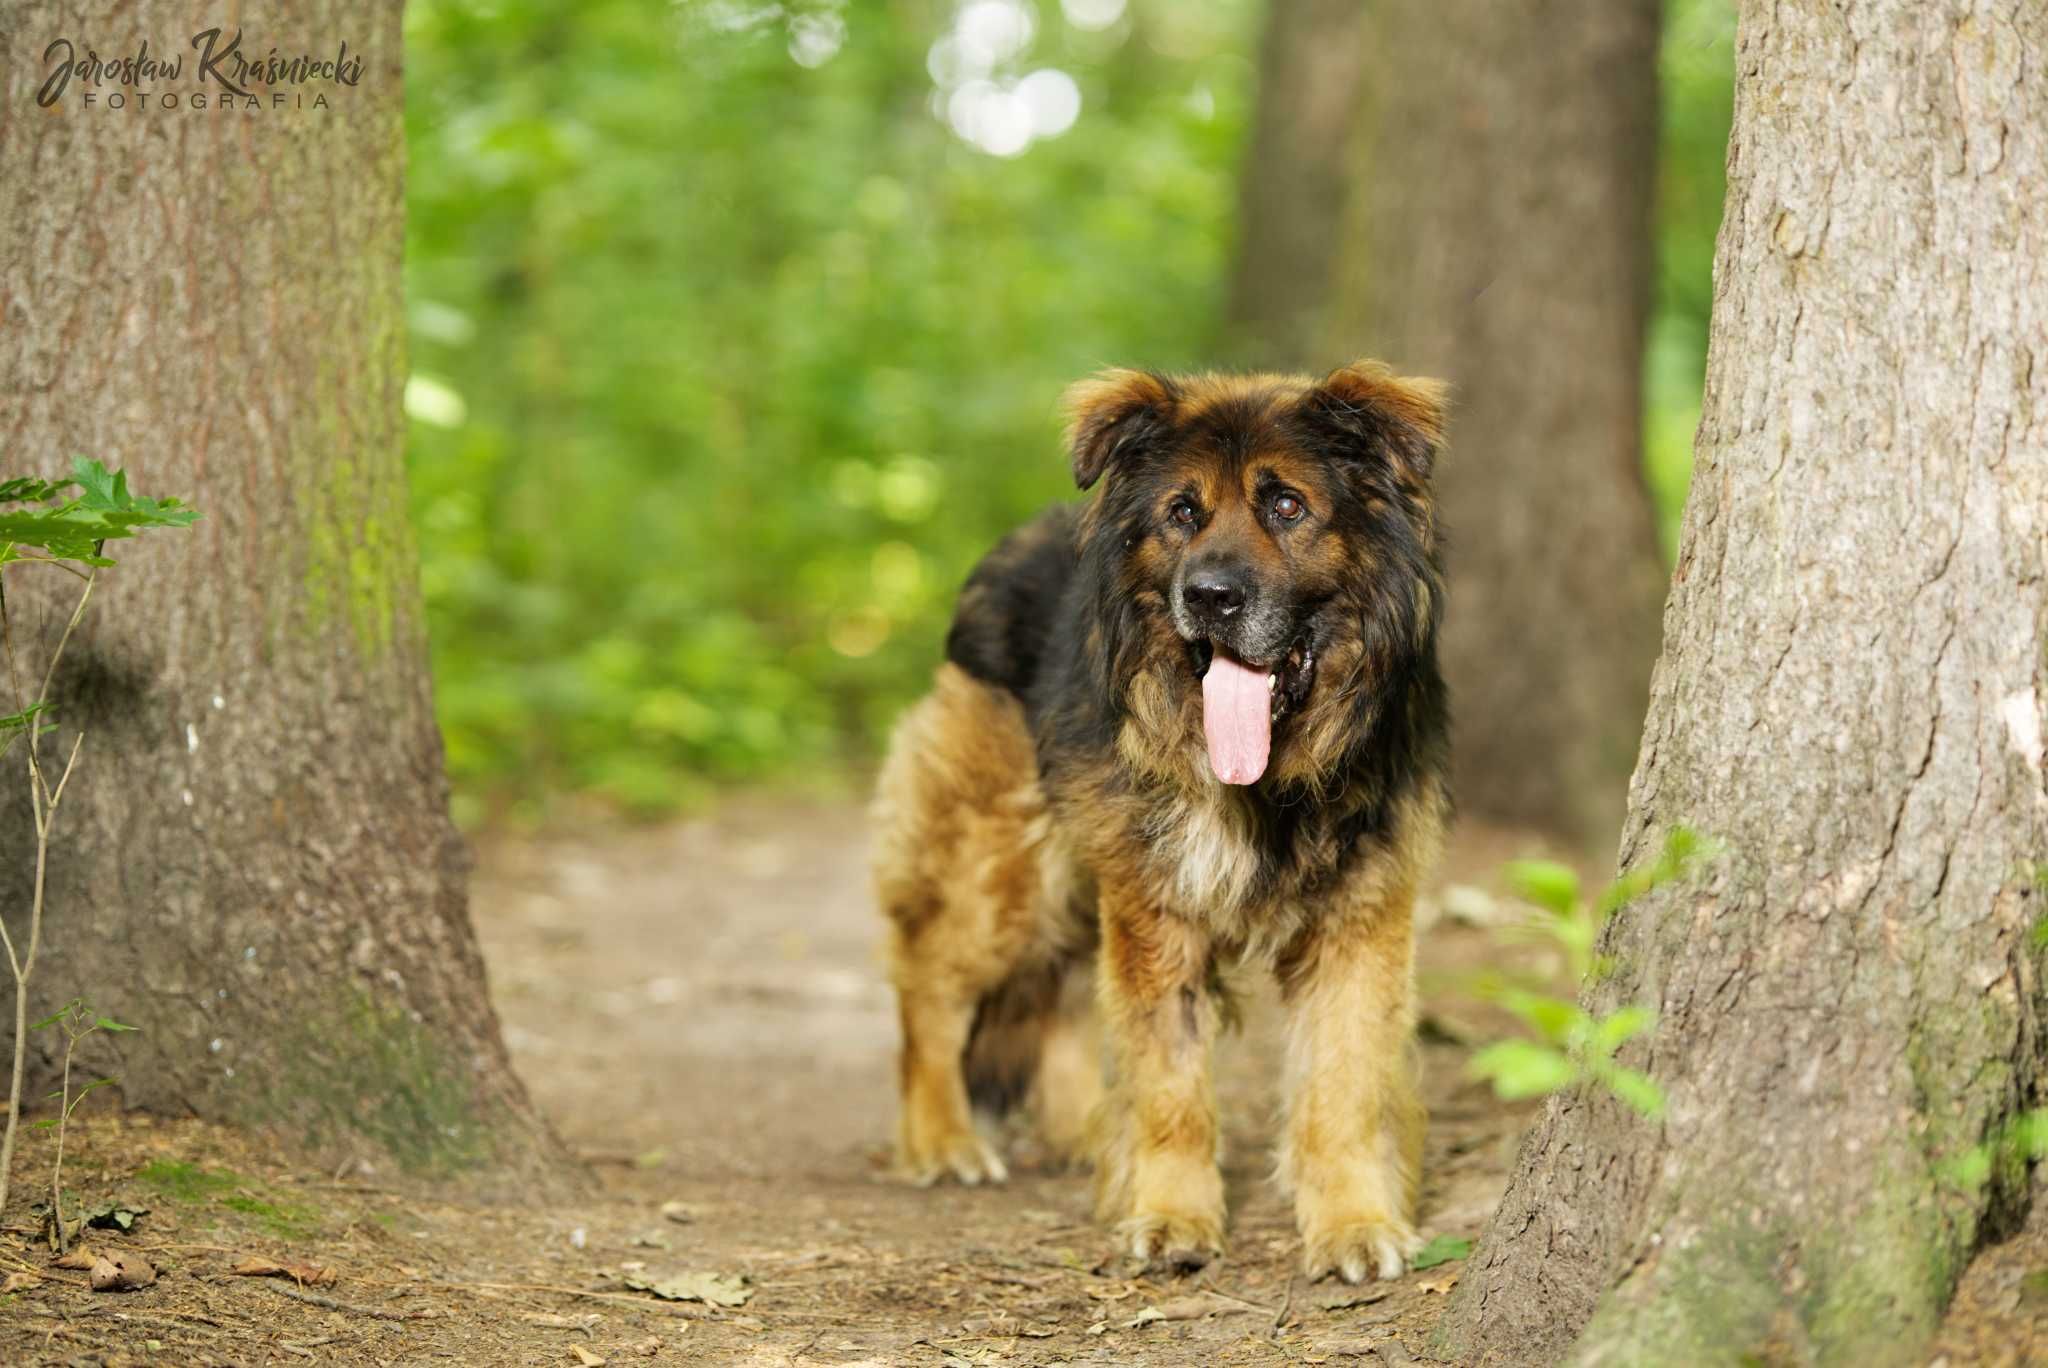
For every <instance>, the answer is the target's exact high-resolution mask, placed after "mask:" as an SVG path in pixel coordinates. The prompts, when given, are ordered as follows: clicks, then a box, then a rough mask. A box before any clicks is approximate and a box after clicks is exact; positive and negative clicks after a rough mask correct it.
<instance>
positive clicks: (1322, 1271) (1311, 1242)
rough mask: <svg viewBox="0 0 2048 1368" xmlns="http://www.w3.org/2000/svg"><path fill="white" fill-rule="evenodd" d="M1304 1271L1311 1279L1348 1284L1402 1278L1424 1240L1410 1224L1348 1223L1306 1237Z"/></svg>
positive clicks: (1387, 1220) (1381, 1222) (1309, 1232)
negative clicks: (1329, 1278)
mask: <svg viewBox="0 0 2048 1368" xmlns="http://www.w3.org/2000/svg"><path fill="white" fill-rule="evenodd" d="M1305 1238H1306V1241H1307V1248H1306V1249H1305V1250H1304V1251H1303V1254H1302V1261H1301V1269H1302V1272H1303V1273H1305V1274H1307V1275H1308V1276H1309V1277H1310V1278H1311V1279H1314V1278H1320V1277H1323V1276H1325V1275H1327V1274H1331V1273H1335V1274H1336V1275H1337V1276H1338V1277H1340V1278H1342V1279H1344V1281H1345V1282H1348V1283H1361V1282H1364V1281H1365V1280H1366V1279H1367V1278H1369V1277H1373V1276H1378V1277H1381V1278H1398V1277H1400V1276H1401V1275H1402V1274H1403V1273H1405V1272H1407V1271H1408V1260H1410V1259H1411V1258H1413V1257H1415V1252H1416V1251H1417V1250H1419V1249H1421V1248H1422V1237H1421V1236H1420V1235H1418V1234H1416V1233H1415V1228H1414V1227H1413V1226H1411V1225H1409V1224H1408V1223H1407V1222H1406V1221H1399V1220H1392V1219H1382V1220H1373V1219H1365V1220H1356V1221H1346V1222H1342V1223H1339V1224H1335V1225H1330V1226H1325V1227H1322V1228H1320V1229H1315V1230H1310V1231H1308V1232H1307V1233H1306V1236H1305Z"/></svg>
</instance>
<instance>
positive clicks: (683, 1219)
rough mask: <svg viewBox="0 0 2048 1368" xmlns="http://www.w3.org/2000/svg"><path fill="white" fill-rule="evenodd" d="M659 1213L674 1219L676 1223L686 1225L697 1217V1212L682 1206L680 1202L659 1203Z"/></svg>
mask: <svg viewBox="0 0 2048 1368" xmlns="http://www.w3.org/2000/svg"><path fill="white" fill-rule="evenodd" d="M661 1214H662V1215H663V1216H665V1217H667V1218H668V1219H669V1220H671V1221H674V1222H675V1223H676V1224H677V1225H688V1224H689V1223H690V1222H692V1221H694V1220H696V1219H697V1213H696V1212H694V1211H692V1210H690V1209H689V1208H688V1207H686V1206H684V1205H683V1204H682V1203H681V1202H663V1203H662V1204H661Z"/></svg>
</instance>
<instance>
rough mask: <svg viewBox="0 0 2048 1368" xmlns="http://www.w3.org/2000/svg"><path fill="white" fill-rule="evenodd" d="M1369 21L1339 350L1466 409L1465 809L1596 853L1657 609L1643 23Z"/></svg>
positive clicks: (1452, 527)
mask: <svg viewBox="0 0 2048 1368" xmlns="http://www.w3.org/2000/svg"><path fill="white" fill-rule="evenodd" d="M1372 14H1373V22H1372V23H1371V24H1369V25H1368V34H1367V41H1366V50H1367V52H1368V54H1369V56H1370V59H1371V65H1370V67H1369V69H1368V72H1367V75H1366V80H1365V86H1366V100H1367V106H1366V109H1365V113H1364V122H1363V126H1362V130H1361V136H1360V137H1359V139H1358V143H1359V147H1358V158H1359V159H1358V161H1357V162H1356V171H1355V175H1356V180H1357V187H1356V190H1355V192H1354V196H1353V203H1354V206H1355V212H1354V214H1353V215H1352V223H1351V226H1350V228H1349V229H1348V231H1347V233H1346V237H1345V257H1344V260H1343V262H1342V263H1341V264H1340V267H1339V275H1340V282H1339V300H1338V305H1337V309H1338V321H1337V325H1336V331H1335V342H1336V345H1335V346H1333V347H1331V348H1330V351H1331V352H1332V353H1333V354H1345V355H1348V354H1351V353H1354V352H1355V353H1362V354H1367V355H1377V356H1384V357H1386V358H1388V359H1389V360H1391V361H1393V362H1394V363H1395V364H1396V365H1398V366H1400V367H1401V368H1402V369H1404V370H1413V371H1421V372H1426V373H1434V374H1438V375H1442V376H1444V377H1446V378H1448V379H1450V380H1451V381H1453V382H1454V385H1455V388H1454V390H1453V394H1452V400H1453V432H1452V437H1451V456H1450V458H1449V459H1447V460H1445V462H1444V463H1443V466H1442V467H1441V469H1440V470H1439V472H1438V475H1437V489H1438V493H1439V497H1440V499H1441V506H1442V509H1443V514H1444V520H1445V523H1446V525H1447V526H1448V529H1449V535H1450V551H1449V555H1448V570H1449V584H1448V593H1449V599H1450V611H1449V614H1448V615H1447V617H1446V619H1445V624H1444V638H1443V649H1444V667H1445V672H1446V674H1447V676H1448V678H1449V680H1450V684H1451V693H1452V704H1453V707H1454V709H1455V711H1456V716H1457V719H1458V732H1457V759H1456V765H1457V769H1456V791H1457V794H1458V801H1459V804H1460V806H1461V807H1463V808H1465V809H1467V810H1468V811H1473V812H1477V813H1481V814H1485V815H1489V816H1495V817H1502V818H1507V819H1511V820H1516V821H1521V822H1526V823H1533V824H1536V825H1540V826H1545V827H1550V828H1552V829H1557V830H1561V831H1563V832H1566V833H1568V834H1572V835H1577V836H1582V837H1590V836H1595V835H1597V836H1598V837H1599V838H1600V839H1603V840H1604V839H1606V838H1607V836H1608V835H1610V834H1611V833H1612V832H1613V831H1614V829H1615V826H1616V824H1617V822H1618V821H1619V820H1620V817H1621V812H1622V805H1623V798H1624V795H1625V791H1626V782H1627V774H1628V766H1629V760H1630V757H1631V756H1633V754H1634V753H1635V743H1636V739H1637V737H1638V735H1639V727H1640V724H1641V722H1642V716H1643V705H1644V701H1645V699H1646V697H1647V695H1648V687H1649V677H1650V666H1651V663H1652V662H1653V661H1654V660H1655V658H1656V652H1657V606H1658V604H1659V603H1660V602H1661V600H1662V596H1663V586H1664V573H1663V566H1662V563H1661V559H1660V556H1659V553H1658V550H1657V544H1656V538H1655V530H1654V525H1653V519H1652V516H1651V510H1650V504H1649V498H1648V494H1647V491H1646V488H1645V485H1644V480H1643V475H1642V437H1641V433H1642V404H1641V389H1642V344H1643V331H1644V326H1645V324H1644V319H1645V311H1646V309H1647V307H1648V300H1649V284H1650V279H1651V272H1650V260H1651V257H1650V253H1651V240H1650V232H1649V205H1650V190H1651V181H1652V175H1653V172H1654V168H1655V157H1656V137H1657V97H1656V62H1657V28H1658V3H1657V0H1541V2H1540V3H1523V4H1513V5H1487V4H1473V3H1461V4H1452V5H1442V4H1437V3H1435V2H1434V0H1384V3H1381V4H1377V5H1375V6H1373V7H1372Z"/></svg>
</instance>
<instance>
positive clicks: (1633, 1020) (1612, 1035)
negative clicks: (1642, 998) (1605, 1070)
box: [1589, 1007, 1657, 1059]
mask: <svg viewBox="0 0 2048 1368" xmlns="http://www.w3.org/2000/svg"><path fill="white" fill-rule="evenodd" d="M1656 1024H1657V1014H1656V1013H1655V1012H1653V1011H1651V1010H1650V1009H1649V1008H1647V1007H1623V1008H1621V1009H1619V1010H1618V1011H1614V1012H1610V1013H1608V1014H1607V1015H1606V1016H1604V1017H1602V1018H1601V1019H1600V1020H1599V1022H1598V1023H1596V1024H1595V1025H1594V1027H1593V1034H1592V1038H1591V1040H1590V1042H1589V1044H1590V1046H1591V1048H1592V1050H1593V1051H1594V1052H1595V1053H1596V1054H1598V1055H1599V1056H1600V1057H1601V1058H1603V1059H1604V1058H1606V1057H1607V1056H1609V1055H1611V1054H1613V1053H1614V1052H1615V1051H1616V1050H1618V1049H1620V1048H1621V1046H1622V1044H1623V1043H1624V1042H1625V1041H1629V1040H1632V1039H1634V1038H1635V1037H1636V1036H1639V1035H1641V1034H1642V1033H1643V1032H1645V1031H1647V1030H1649V1029H1650V1028H1651V1027H1652V1026H1654V1025H1656Z"/></svg>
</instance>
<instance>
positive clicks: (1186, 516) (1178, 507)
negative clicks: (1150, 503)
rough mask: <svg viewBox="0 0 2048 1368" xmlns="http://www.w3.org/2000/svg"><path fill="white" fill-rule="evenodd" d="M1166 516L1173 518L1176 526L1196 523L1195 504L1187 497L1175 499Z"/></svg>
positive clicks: (1188, 525)
mask: <svg viewBox="0 0 2048 1368" xmlns="http://www.w3.org/2000/svg"><path fill="white" fill-rule="evenodd" d="M1166 516H1167V517H1169V518H1171V519H1173V521H1174V525H1175V526H1176V527H1193V526H1194V525H1195V506H1194V505H1193V504H1191V503H1189V502H1188V501H1187V500H1186V499H1175V500H1174V501H1173V507H1171V508H1169V509H1167V510H1166Z"/></svg>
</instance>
